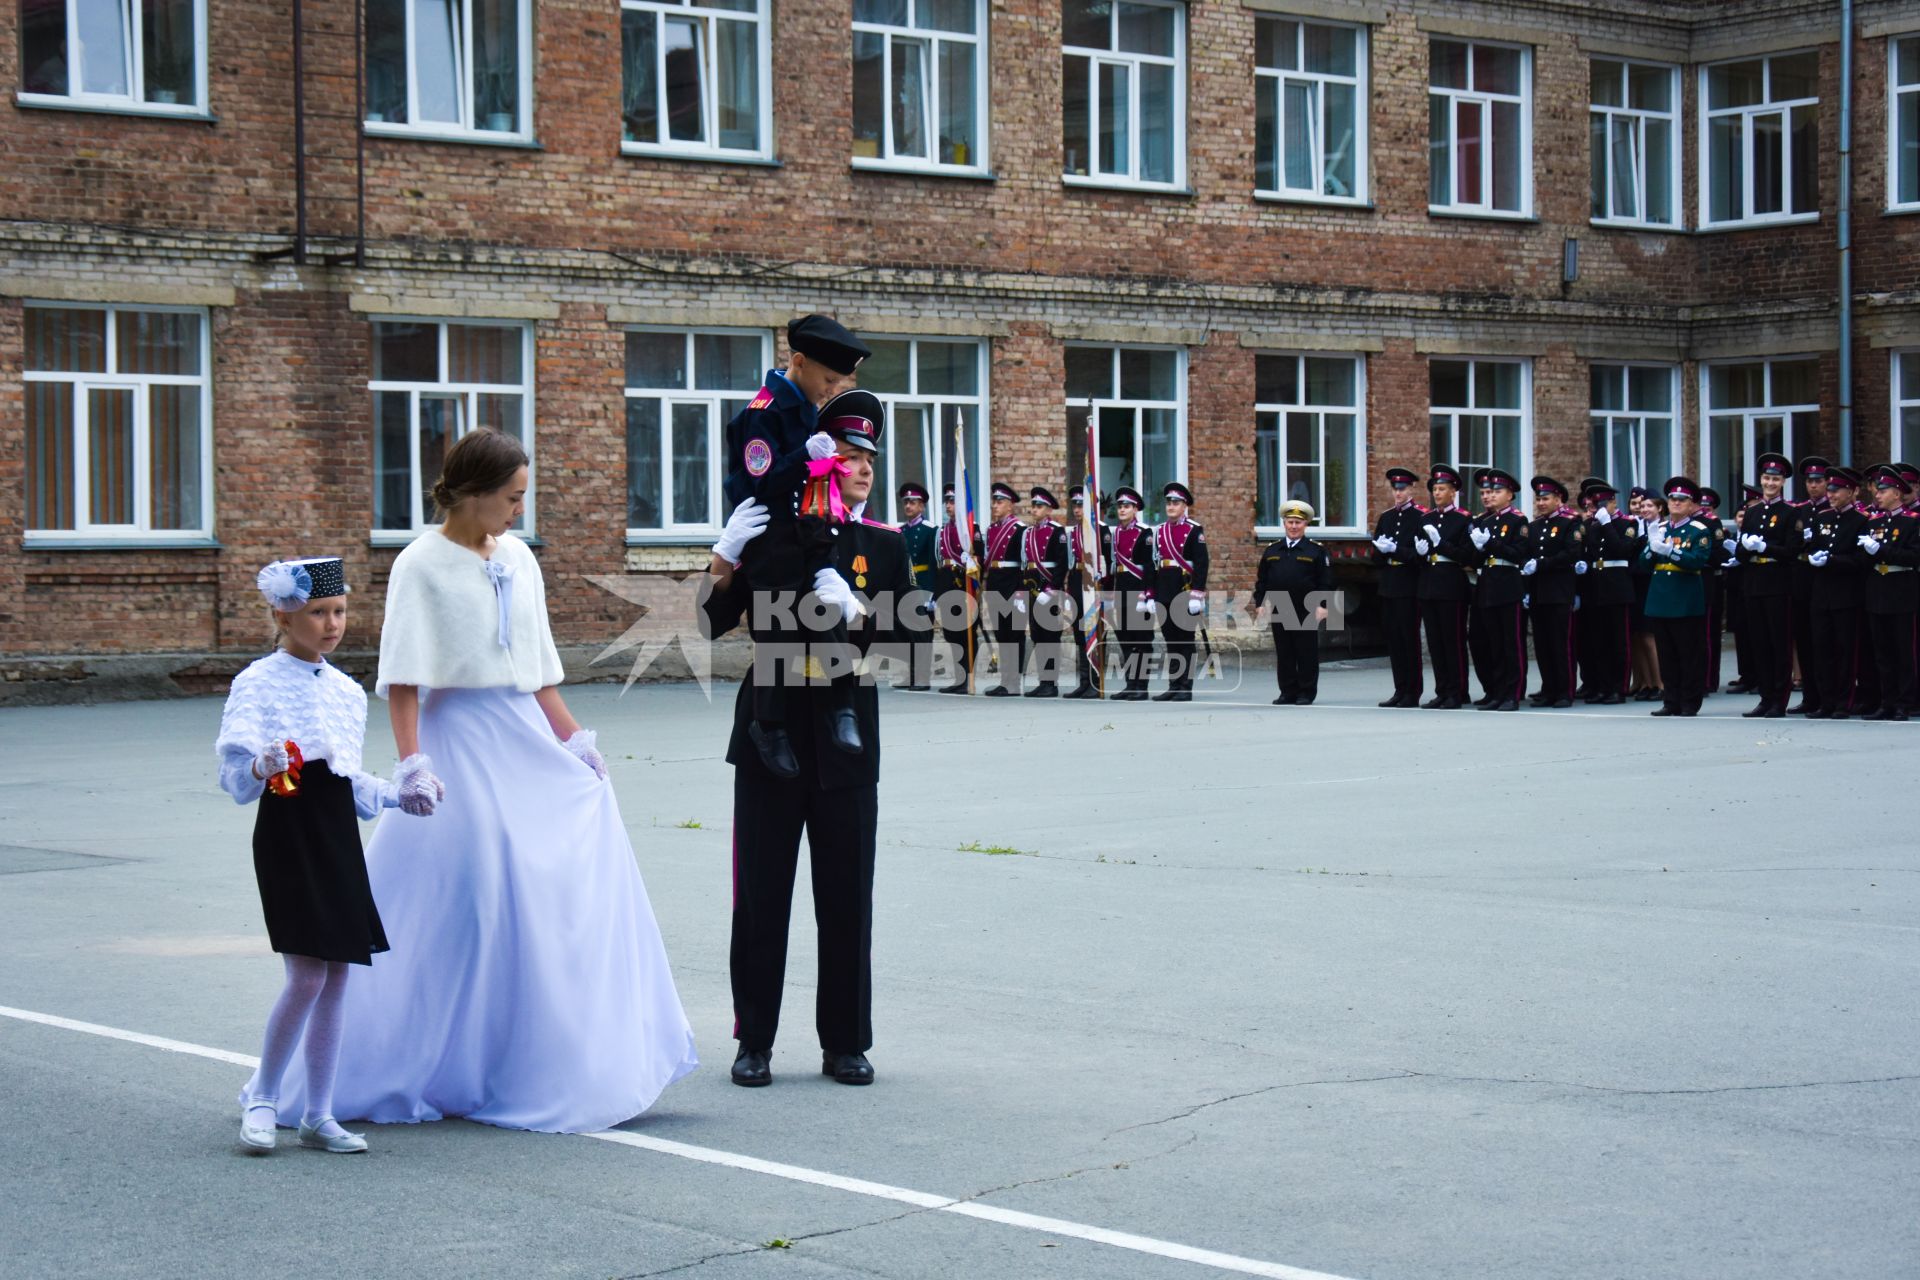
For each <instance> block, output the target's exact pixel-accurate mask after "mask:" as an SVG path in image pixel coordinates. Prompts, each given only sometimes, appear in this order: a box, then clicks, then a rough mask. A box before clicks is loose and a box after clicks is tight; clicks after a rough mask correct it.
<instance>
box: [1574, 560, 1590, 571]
mask: <svg viewBox="0 0 1920 1280" xmlns="http://www.w3.org/2000/svg"><path fill="white" fill-rule="evenodd" d="M1573 571H1574V572H1575V573H1585V572H1586V571H1587V562H1586V561H1585V560H1575V561H1574V562H1573Z"/></svg>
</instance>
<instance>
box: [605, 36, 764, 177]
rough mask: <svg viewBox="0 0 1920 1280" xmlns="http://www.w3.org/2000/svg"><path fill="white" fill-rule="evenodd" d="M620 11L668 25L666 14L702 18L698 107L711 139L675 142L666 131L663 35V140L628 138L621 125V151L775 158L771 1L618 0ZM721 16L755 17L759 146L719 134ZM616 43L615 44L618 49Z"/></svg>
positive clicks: (662, 47)
mask: <svg viewBox="0 0 1920 1280" xmlns="http://www.w3.org/2000/svg"><path fill="white" fill-rule="evenodd" d="M619 12H620V13H621V14H625V13H628V12H634V13H650V14H653V15H655V22H656V23H658V24H660V26H662V27H664V25H665V19H666V18H698V19H700V20H701V37H700V39H701V46H702V49H701V52H702V57H703V59H704V62H703V65H702V67H701V82H700V110H701V112H702V113H703V116H704V125H705V129H706V135H707V137H708V139H710V141H707V142H681V141H676V140H674V139H673V138H671V137H668V136H667V134H668V132H669V130H668V129H667V126H666V119H667V100H666V93H667V76H666V56H667V43H666V41H665V40H664V39H660V40H656V41H655V48H656V49H657V50H658V53H659V57H660V65H659V67H658V68H657V69H656V80H655V83H656V84H657V85H658V86H659V88H658V92H659V94H660V98H659V109H660V120H661V126H660V129H661V139H660V141H658V142H634V141H630V140H629V139H628V138H626V137H625V136H624V135H625V129H624V127H623V128H622V130H621V133H622V137H621V139H620V151H621V154H623V155H629V156H662V157H669V158H674V157H677V158H680V159H688V158H691V159H697V160H735V161H745V162H752V161H763V162H764V161H771V160H772V159H773V5H772V0H758V3H757V6H756V7H755V8H754V9H753V11H751V12H748V11H747V10H744V9H715V8H709V7H707V6H705V5H702V4H700V3H699V2H698V0H687V2H686V3H674V0H620V9H619ZM719 21H730V22H751V23H753V25H754V44H755V48H756V54H755V65H754V74H755V75H756V76H757V77H758V78H759V84H758V92H757V93H756V94H755V95H754V100H755V102H756V104H757V105H758V107H759V112H760V119H759V127H758V129H757V130H756V132H757V133H758V134H759V138H760V145H759V146H757V147H723V146H721V145H720V143H719V138H720V96H719V93H718V92H717V88H718V84H719V78H720V74H719V57H720V42H719V40H717V39H716V38H715V36H714V24H715V23H716V22H719ZM618 47H619V46H618V45H617V44H616V46H615V48H616V50H617V49H618ZM620 93H621V96H622V101H624V99H625V93H626V86H625V84H624V83H623V84H621V86H620Z"/></svg>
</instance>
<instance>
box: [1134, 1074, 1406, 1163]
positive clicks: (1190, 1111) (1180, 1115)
mask: <svg viewBox="0 0 1920 1280" xmlns="http://www.w3.org/2000/svg"><path fill="white" fill-rule="evenodd" d="M1418 1074H1419V1073H1418V1072H1415V1071H1397V1072H1395V1073H1393V1074H1392V1075H1386V1076H1343V1077H1341V1078H1339V1079H1337V1080H1289V1081H1286V1082H1285V1083H1282V1084H1269V1085H1262V1086H1261V1087H1260V1088H1258V1089H1248V1090H1246V1091H1244V1092H1242V1093H1230V1094H1228V1095H1226V1096H1225V1097H1224V1098H1214V1099H1212V1100H1211V1101H1208V1102H1201V1103H1196V1104H1195V1105H1193V1106H1191V1107H1188V1108H1187V1109H1186V1110H1184V1111H1176V1112H1174V1113H1173V1114H1172V1115H1170V1116H1161V1117H1160V1118H1159V1119H1158V1120H1142V1121H1141V1122H1140V1123H1139V1124H1129V1125H1122V1126H1121V1127H1120V1128H1118V1129H1115V1130H1113V1131H1112V1132H1111V1133H1109V1134H1108V1135H1107V1137H1106V1138H1102V1139H1100V1141H1102V1142H1105V1141H1107V1139H1108V1138H1113V1137H1117V1136H1118V1135H1120V1134H1123V1133H1130V1132H1132V1131H1133V1130H1135V1129H1151V1128H1153V1127H1154V1126H1155V1125H1162V1124H1172V1123H1173V1122H1174V1121H1176V1120H1185V1119H1186V1118H1187V1117H1188V1116H1191V1115H1197V1114H1199V1113H1200V1112H1202V1111H1205V1110H1207V1109H1208V1108H1210V1107H1218V1106H1223V1105H1225V1104H1226V1103H1229V1102H1239V1101H1240V1100H1241V1099H1243V1098H1257V1097H1259V1096H1260V1095H1261V1094H1263V1093H1275V1092H1278V1091H1279V1090H1281V1089H1305V1088H1307V1087H1308V1086H1310V1085H1317V1084H1376V1083H1378V1082H1380V1081H1382V1080H1410V1079H1412V1078H1413V1077H1414V1076H1416V1075H1418ZM1183 1145H1184V1144H1183Z"/></svg>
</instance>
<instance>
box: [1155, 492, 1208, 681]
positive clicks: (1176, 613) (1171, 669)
mask: <svg viewBox="0 0 1920 1280" xmlns="http://www.w3.org/2000/svg"><path fill="white" fill-rule="evenodd" d="M1160 495H1161V499H1162V501H1163V502H1164V503H1165V504H1166V508H1167V519H1166V522H1165V523H1164V524H1162V525H1161V526H1160V527H1159V528H1157V529H1155V530H1154V531H1153V554H1154V562H1155V565H1156V568H1155V570H1154V579H1153V597H1154V603H1155V604H1157V605H1158V606H1159V608H1160V611H1161V612H1160V617H1161V623H1160V636H1161V639H1162V640H1163V641H1164V642H1165V645H1166V655H1167V656H1166V662H1167V687H1166V690H1165V692H1163V693H1160V694H1157V695H1155V698H1154V700H1155V701H1156V702H1191V701H1193V677H1194V673H1195V669H1196V667H1197V666H1198V659H1197V656H1196V655H1197V653H1198V649H1199V643H1198V640H1197V638H1196V633H1197V634H1198V636H1205V635H1206V622H1205V617H1206V612H1207V534H1206V530H1205V529H1203V528H1201V527H1200V522H1199V521H1198V520H1195V519H1193V518H1192V517H1191V516H1190V515H1188V514H1187V513H1188V512H1189V511H1190V510H1191V509H1192V506H1193V493H1192V492H1191V491H1190V490H1189V489H1188V488H1187V486H1185V485H1183V484H1180V483H1178V482H1177V481H1176V482H1172V483H1169V484H1167V485H1166V486H1165V487H1164V488H1162V489H1161V491H1160ZM1208 647H1209V649H1211V647H1212V641H1211V640H1209V641H1208Z"/></svg>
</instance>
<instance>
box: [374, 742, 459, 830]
mask: <svg viewBox="0 0 1920 1280" xmlns="http://www.w3.org/2000/svg"><path fill="white" fill-rule="evenodd" d="M390 785H391V786H392V788H393V791H392V793H391V798H390V799H389V798H388V796H386V795H384V794H383V795H382V797H381V799H382V801H383V802H385V803H386V804H387V805H388V807H390V808H398V809H399V810H400V812H402V813H405V814H410V815H412V816H413V817H416V818H424V817H427V816H428V815H429V814H431V813H432V812H433V808H434V806H435V805H437V804H439V803H440V802H441V801H442V800H445V799H446V798H447V788H446V785H445V784H444V783H442V782H441V781H440V779H438V778H436V777H435V776H434V774H433V761H431V760H429V759H427V757H425V756H423V755H421V754H420V753H419V752H417V751H416V752H415V753H414V754H412V755H410V756H408V757H407V758H406V759H405V760H402V761H401V762H400V763H399V764H397V765H395V766H394V769H393V782H392V783H391V784H390Z"/></svg>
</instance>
